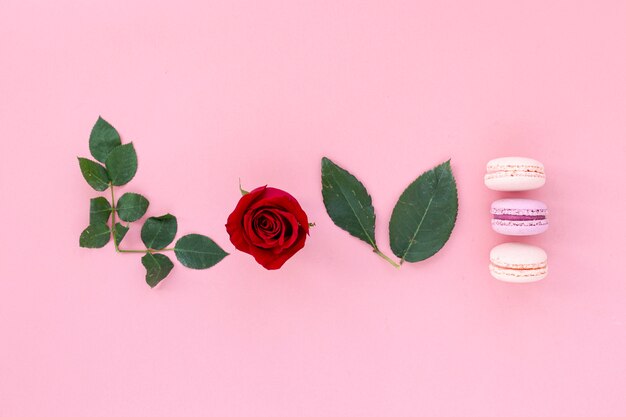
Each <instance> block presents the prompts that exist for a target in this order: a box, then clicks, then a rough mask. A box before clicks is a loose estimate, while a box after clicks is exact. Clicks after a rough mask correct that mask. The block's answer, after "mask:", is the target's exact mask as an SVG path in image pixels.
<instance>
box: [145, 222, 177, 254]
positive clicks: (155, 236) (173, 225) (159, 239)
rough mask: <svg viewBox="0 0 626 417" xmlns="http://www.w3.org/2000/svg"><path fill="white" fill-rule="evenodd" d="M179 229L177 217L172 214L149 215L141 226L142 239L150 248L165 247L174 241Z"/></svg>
mask: <svg viewBox="0 0 626 417" xmlns="http://www.w3.org/2000/svg"><path fill="white" fill-rule="evenodd" d="M177 229H178V223H177V221H176V217H174V216H172V215H171V214H165V215H163V216H160V217H148V219H147V220H146V222H145V223H144V224H143V227H142V228H141V240H142V241H143V243H144V244H145V245H146V247H147V248H148V249H163V248H164V247H166V246H167V245H169V244H170V243H172V241H173V240H174V237H175V236H176V230H177Z"/></svg>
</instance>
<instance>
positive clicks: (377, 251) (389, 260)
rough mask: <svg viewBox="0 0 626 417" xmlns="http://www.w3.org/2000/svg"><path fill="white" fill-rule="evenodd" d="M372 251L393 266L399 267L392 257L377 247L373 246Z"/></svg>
mask: <svg viewBox="0 0 626 417" xmlns="http://www.w3.org/2000/svg"><path fill="white" fill-rule="evenodd" d="M374 253H375V254H376V255H378V256H380V257H381V258H383V259H384V260H385V261H387V262H389V263H390V264H391V265H392V266H393V267H394V268H396V269H400V264H398V263H396V262H395V261H394V260H393V259H391V258H390V257H388V256H387V255H385V254H384V253H382V252H381V251H380V250H379V249H378V248H374Z"/></svg>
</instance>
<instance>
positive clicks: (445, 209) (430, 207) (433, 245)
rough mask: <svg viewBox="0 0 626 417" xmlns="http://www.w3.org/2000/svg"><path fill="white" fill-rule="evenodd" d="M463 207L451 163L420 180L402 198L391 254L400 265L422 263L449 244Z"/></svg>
mask: <svg viewBox="0 0 626 417" xmlns="http://www.w3.org/2000/svg"><path fill="white" fill-rule="evenodd" d="M458 207H459V202H458V196H457V188H456V181H455V180H454V176H453V175H452V170H451V169H450V161H449V160H448V161H446V162H444V163H443V164H441V165H438V166H436V167H435V168H433V169H431V170H430V171H426V172H424V173H423V174H422V175H420V176H419V178H417V179H416V180H415V181H414V182H413V183H411V185H409V186H408V187H407V188H406V190H404V192H403V193H402V195H401V196H400V199H399V200H398V202H397V203H396V206H395V207H394V209H393V213H392V214H391V221H390V222H389V241H390V244H391V250H392V251H393V253H394V254H395V255H396V256H397V257H399V258H400V263H402V262H404V261H407V262H419V261H422V260H424V259H427V258H430V257H431V256H433V255H434V254H435V253H437V252H438V251H439V250H440V249H441V248H442V247H443V245H445V243H446V242H447V241H448V238H449V237H450V234H451V233H452V229H453V228H454V223H455V222H456V216H457V211H458Z"/></svg>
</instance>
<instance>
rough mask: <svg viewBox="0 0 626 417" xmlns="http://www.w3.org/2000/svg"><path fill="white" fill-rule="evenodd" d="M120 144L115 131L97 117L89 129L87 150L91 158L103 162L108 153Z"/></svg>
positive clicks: (118, 136)
mask: <svg viewBox="0 0 626 417" xmlns="http://www.w3.org/2000/svg"><path fill="white" fill-rule="evenodd" d="M121 144H122V141H121V140H120V135H119V133H117V130H115V128H114V127H113V126H111V125H110V124H109V122H107V121H106V120H104V119H103V118H102V117H98V120H97V121H96V124H95V125H93V128H92V129H91V135H89V150H90V151H91V154H92V155H93V157H94V158H96V159H97V160H98V161H100V162H104V161H106V159H107V156H108V155H109V153H110V152H111V151H112V150H113V149H114V148H115V147H117V146H120V145H121Z"/></svg>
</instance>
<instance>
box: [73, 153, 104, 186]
mask: <svg viewBox="0 0 626 417" xmlns="http://www.w3.org/2000/svg"><path fill="white" fill-rule="evenodd" d="M78 165H79V166H80V172H82V173H83V177H84V178H85V180H86V181H87V183H88V184H89V185H91V188H93V189H94V190H96V191H104V190H106V189H107V188H109V174H107V170H106V169H104V167H103V166H102V165H100V164H99V163H97V162H94V161H92V160H91V159H87V158H80V157H79V158H78Z"/></svg>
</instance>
